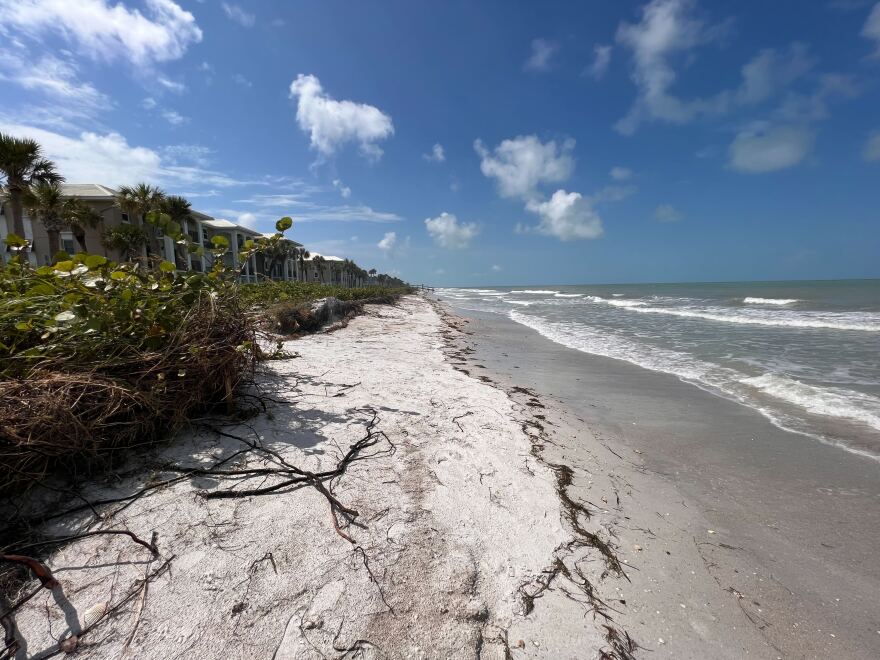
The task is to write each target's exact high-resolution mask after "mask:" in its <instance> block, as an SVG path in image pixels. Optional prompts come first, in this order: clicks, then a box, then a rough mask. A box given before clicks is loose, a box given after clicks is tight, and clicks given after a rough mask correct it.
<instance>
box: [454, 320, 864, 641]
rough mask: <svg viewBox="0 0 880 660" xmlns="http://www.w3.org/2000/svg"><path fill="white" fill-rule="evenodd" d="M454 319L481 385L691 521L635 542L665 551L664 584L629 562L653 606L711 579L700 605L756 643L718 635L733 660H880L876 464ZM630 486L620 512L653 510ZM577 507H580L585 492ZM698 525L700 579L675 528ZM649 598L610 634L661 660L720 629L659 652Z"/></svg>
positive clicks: (605, 363)
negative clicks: (731, 611)
mask: <svg viewBox="0 0 880 660" xmlns="http://www.w3.org/2000/svg"><path fill="white" fill-rule="evenodd" d="M456 311H457V312H458V313H460V314H462V315H466V316H467V317H468V318H470V319H471V323H470V324H469V326H468V330H469V332H470V333H471V334H470V335H469V341H470V342H471V345H472V346H473V348H474V350H475V352H474V353H472V354H471V356H470V358H471V359H470V360H469V363H471V364H473V365H482V366H483V367H484V368H485V370H484V371H482V370H481V371H480V372H479V373H483V374H487V375H488V376H490V377H491V378H493V379H495V380H497V381H499V382H500V383H502V384H517V385H522V386H527V387H531V388H533V389H534V390H535V391H536V392H538V393H539V394H540V395H541V400H542V402H544V403H547V402H548V401H550V402H553V403H552V404H550V405H555V406H556V409H557V414H561V415H567V416H570V417H573V418H574V419H575V420H577V421H576V422H575V423H576V424H577V423H580V424H581V425H582V426H581V429H580V430H581V431H583V432H586V431H587V430H588V431H589V432H590V433H591V434H592V436H594V437H595V439H597V440H598V441H599V442H600V443H602V444H604V445H606V446H607V447H609V448H610V449H611V450H614V452H615V453H616V454H620V455H621V457H622V458H625V459H626V461H627V462H632V464H633V465H637V466H638V467H639V468H640V470H639V471H640V472H643V473H645V474H647V475H650V476H652V477H653V478H656V479H658V480H659V482H662V484H663V486H661V485H658V483H657V482H655V485H654V486H653V487H654V488H656V489H657V491H658V493H657V497H658V501H657V502H656V504H657V508H661V507H662V504H660V502H661V501H665V502H668V501H670V500H675V499H679V500H680V501H681V505H682V506H684V507H685V508H687V509H688V511H689V512H690V513H692V514H694V516H695V517H692V518H690V519H688V520H686V521H684V522H682V524H681V525H679V529H677V530H675V531H673V530H671V529H668V528H666V527H664V526H662V525H661V526H659V527H655V528H651V536H647V537H646V538H648V539H649V540H653V541H658V540H659V541H663V542H664V543H665V544H666V547H667V549H669V548H671V550H670V551H669V552H667V556H666V558H665V559H664V561H666V562H667V563H671V564H672V565H673V566H672V567H671V569H670V570H660V571H658V570H657V566H656V561H657V560H656V558H654V559H651V558H649V557H648V555H647V553H637V556H636V557H634V564H635V566H636V567H638V566H639V562H640V561H641V562H642V563H643V564H645V565H644V566H643V568H644V569H645V570H649V571H650V572H652V573H653V577H652V578H651V580H650V582H651V583H656V585H655V586H656V592H658V593H659V592H664V591H665V593H666V594H667V595H669V594H671V593H679V594H680V593H681V586H682V585H681V582H680V581H681V575H683V574H687V573H688V572H689V571H688V568H691V569H694V571H693V573H694V575H695V576H696V577H698V574H699V572H700V571H703V570H705V571H708V573H709V574H710V575H711V577H712V579H713V580H714V582H715V589H714V591H715V593H713V594H711V597H712V599H713V606H714V607H719V606H720V605H724V601H726V602H727V604H728V605H729V606H730V607H734V608H737V607H738V608H739V609H740V610H741V611H742V614H743V615H744V621H745V622H746V623H745V625H747V626H750V627H751V628H752V629H753V630H752V631H751V633H757V634H759V635H760V636H761V638H762V639H763V640H764V641H765V642H766V645H767V646H766V647H765V648H764V649H761V648H760V645H756V644H754V642H753V640H752V641H749V640H750V639H751V637H750V636H749V635H746V634H745V633H744V632H743V631H742V629H739V630H737V631H732V630H729V629H728V630H725V631H724V634H725V635H730V636H731V639H732V640H734V641H735V640H736V639H737V638H738V636H742V640H743V641H744V643H743V646H742V654H743V655H746V654H749V655H753V656H754V655H757V657H774V656H775V657H785V658H789V657H791V658H877V657H880V559H878V554H877V553H878V546H880V543H878V541H880V538H878V537H880V463H877V462H876V461H873V460H871V459H867V458H862V457H859V456H855V455H852V454H849V453H847V452H845V451H843V450H841V449H839V448H835V447H831V446H828V445H824V444H822V443H820V442H818V441H817V440H815V439H812V438H809V437H806V436H802V435H798V434H794V433H789V432H786V431H783V430H781V429H779V428H777V427H775V426H773V425H772V424H771V423H770V422H769V421H768V420H767V419H766V418H764V417H763V416H762V415H760V413H758V412H756V411H753V410H751V409H749V408H746V407H744V406H742V405H740V404H738V403H736V402H733V401H728V400H725V399H722V398H720V397H718V396H715V395H714V394H711V393H708V392H705V391H703V390H701V389H699V388H697V387H695V386H693V385H690V384H688V383H684V382H682V381H680V380H678V379H677V378H675V377H673V376H669V375H667V374H661V373H656V372H652V371H648V370H645V369H642V368H640V367H636V366H634V365H630V364H628V363H625V362H622V361H618V360H612V359H608V358H603V357H598V356H593V355H589V354H585V353H581V352H579V351H575V350H572V349H568V348H566V347H563V346H560V345H558V344H555V343H553V342H551V341H549V340H547V339H545V338H543V337H541V336H540V335H539V334H538V333H536V332H534V331H532V330H530V329H528V328H525V327H523V326H520V325H518V324H516V323H514V322H512V321H510V320H508V319H506V318H503V317H500V316H498V315H493V314H482V313H477V312H466V311H461V310H456ZM553 414H554V413H553V412H548V413H547V417H548V419H553ZM588 444H590V443H588V442H586V441H585V447H586V446H587V445H588ZM567 449H568V451H569V457H571V455H572V452H573V453H575V454H576V453H577V446H576V445H575V446H572V445H571V444H570V443H569V445H568V447H567ZM635 478H640V477H638V475H636V477H635ZM631 483H632V484H635V485H634V486H633V487H632V488H630V489H629V494H628V496H624V497H622V501H621V508H622V510H623V511H626V510H627V509H628V508H629V509H630V512H629V513H630V514H632V513H637V511H633V510H632V507H633V506H636V507H644V506H651V505H652V504H654V503H652V502H651V499H652V498H651V496H650V493H647V494H646V493H644V492H641V491H643V490H644V487H645V483H644V482H642V483H641V487H640V484H639V482H637V481H632V482H631ZM661 490H663V491H664V492H663V493H660V491H661ZM668 491H671V494H670V492H668ZM584 493H585V495H584V496H585V498H587V497H589V488H584ZM628 498H629V499H632V500H633V501H631V502H628V501H627V499H628ZM657 514H658V515H661V514H660V513H659V512H657ZM699 520H704V522H705V525H707V526H708V529H705V530H695V531H698V532H700V533H699V534H697V533H695V534H694V535H693V539H692V543H693V544H694V546H695V547H696V548H697V550H698V553H697V554H698V555H699V561H701V562H702V563H703V564H704V565H703V566H696V565H694V566H689V565H688V564H689V563H690V562H693V561H694V560H693V553H684V552H681V550H683V549H684V544H686V543H689V542H691V539H688V538H687V534H686V533H684V530H685V529H686V528H687V527H693V526H695V525H697V526H698V522H697V521H699ZM710 530H711V532H710ZM664 535H665V537H666V538H664ZM652 537H653V538H652ZM645 543H647V541H645ZM670 552H671V554H670ZM676 556H678V557H679V559H678V563H679V564H680V565H678V566H674V564H675V563H676V559H675V557H676ZM649 588H651V589H652V592H651V593H653V591H654V587H644V589H643V590H642V591H643V593H642V594H641V595H640V594H638V593H636V594H633V596H632V598H631V599H630V601H629V606H628V608H626V611H625V612H624V614H623V615H622V617H619V618H618V622H622V623H623V625H625V626H627V629H628V630H629V632H630V633H632V634H633V635H634V636H635V637H636V638H637V639H638V638H639V637H641V639H642V641H647V642H648V645H649V646H650V645H651V644H652V643H653V646H654V648H653V650H654V651H659V656H661V657H707V656H706V655H705V654H704V651H705V650H706V648H705V646H704V645H705V643H706V640H707V638H711V637H713V636H715V635H721V634H722V632H721V630H720V629H718V628H716V629H714V630H713V629H707V630H702V631H701V630H699V625H696V624H695V622H694V621H689V622H686V621H684V620H682V621H678V622H677V623H673V624H671V625H667V626H666V629H668V630H670V631H671V633H668V634H677V635H682V636H684V637H685V639H680V638H679V639H678V640H677V641H678V642H679V644H675V645H674V646H672V645H670V641H673V642H674V641H676V640H668V639H664V640H663V643H662V644H661V643H658V642H657V641H656V639H659V635H660V634H662V630H663V629H664V625H665V624H662V625H661V623H660V622H659V621H657V620H652V616H651V615H652V614H653V612H652V611H649V610H650V608H649V607H646V606H645V603H646V599H647V600H652V601H653V600H656V599H657V596H656V594H654V595H653V596H651V597H648V595H647V594H648V593H649V592H648V591H646V589H649ZM640 600H641V601H642V603H641V604H642V606H643V607H641V609H640V612H639V613H638V614H636V613H635V612H636V610H639V601H640ZM666 601H667V602H666V604H667V605H669V602H668V601H669V598H667V599H666ZM658 602H664V601H663V600H662V599H661V600H660V601H658ZM708 605H709V603H706V606H708ZM680 606H681V608H682V609H685V608H686V607H687V604H686V603H681V604H680ZM652 607H653V606H652ZM666 613H667V612H666V611H665V610H664V612H663V614H664V615H665V614H666ZM656 614H657V615H658V616H659V615H660V614H661V612H660V610H656ZM716 616H717V615H716V614H713V615H712V617H711V620H714V619H715V618H716ZM735 624H736V621H735V620H732V621H731V622H729V625H728V628H729V627H732V626H735ZM688 635H692V636H693V638H692V640H691V642H690V643H688V640H687V639H686V638H687V637H688ZM673 648H676V649H677V650H675V651H673ZM725 648H726V649H727V651H728V652H732V649H735V648H736V645H735V644H733V645H732V646H731V645H730V644H726V645H725ZM687 649H690V651H688V650H687ZM652 655H653V657H657V655H658V654H652ZM734 655H735V653H734Z"/></svg>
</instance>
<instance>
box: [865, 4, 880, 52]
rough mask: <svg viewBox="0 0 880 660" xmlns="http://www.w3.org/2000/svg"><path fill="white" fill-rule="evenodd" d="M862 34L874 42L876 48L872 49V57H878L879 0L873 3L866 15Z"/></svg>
mask: <svg viewBox="0 0 880 660" xmlns="http://www.w3.org/2000/svg"><path fill="white" fill-rule="evenodd" d="M862 36H863V37H865V38H866V39H870V40H871V41H873V42H874V45H875V46H876V47H877V50H875V51H874V57H880V2H878V3H877V4H876V5H874V8H873V9H872V10H871V13H870V14H869V15H868V20H867V21H865V27H863V28H862Z"/></svg>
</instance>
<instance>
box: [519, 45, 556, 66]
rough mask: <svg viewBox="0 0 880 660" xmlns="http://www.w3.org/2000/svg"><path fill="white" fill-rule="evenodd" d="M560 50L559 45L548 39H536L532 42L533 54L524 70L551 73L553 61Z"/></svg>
mask: <svg viewBox="0 0 880 660" xmlns="http://www.w3.org/2000/svg"><path fill="white" fill-rule="evenodd" d="M558 50H559V45H558V44H556V43H554V42H552V41H549V40H547V39H535V40H533V41H532V54H531V55H530V56H529V59H527V60H526V63H525V64H524V65H523V68H524V69H525V70H526V71H549V70H550V65H551V60H552V59H553V56H554V55H555V54H556V51H558Z"/></svg>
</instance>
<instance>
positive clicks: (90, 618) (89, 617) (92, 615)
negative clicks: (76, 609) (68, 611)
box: [83, 603, 107, 628]
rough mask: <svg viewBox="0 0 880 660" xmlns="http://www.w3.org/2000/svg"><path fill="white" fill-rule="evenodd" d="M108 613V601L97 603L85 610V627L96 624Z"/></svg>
mask: <svg viewBox="0 0 880 660" xmlns="http://www.w3.org/2000/svg"><path fill="white" fill-rule="evenodd" d="M106 613H107V603H97V604H96V605H92V606H91V607H90V608H89V609H87V610H86V611H85V612H83V628H88V627H90V626H93V625H95V624H96V623H97V622H98V620H99V619H100V618H101V617H102V616H104V614H106Z"/></svg>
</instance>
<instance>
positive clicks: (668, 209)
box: [654, 204, 684, 222]
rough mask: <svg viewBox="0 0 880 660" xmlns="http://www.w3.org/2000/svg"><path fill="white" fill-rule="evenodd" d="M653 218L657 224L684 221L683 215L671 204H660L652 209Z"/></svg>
mask: <svg viewBox="0 0 880 660" xmlns="http://www.w3.org/2000/svg"><path fill="white" fill-rule="evenodd" d="M654 217H655V218H657V220H658V222H680V221H681V220H684V214H683V213H682V212H681V211H679V210H678V209H676V208H675V207H674V206H672V205H671V204H661V205H660V206H658V207H657V208H656V209H654Z"/></svg>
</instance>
